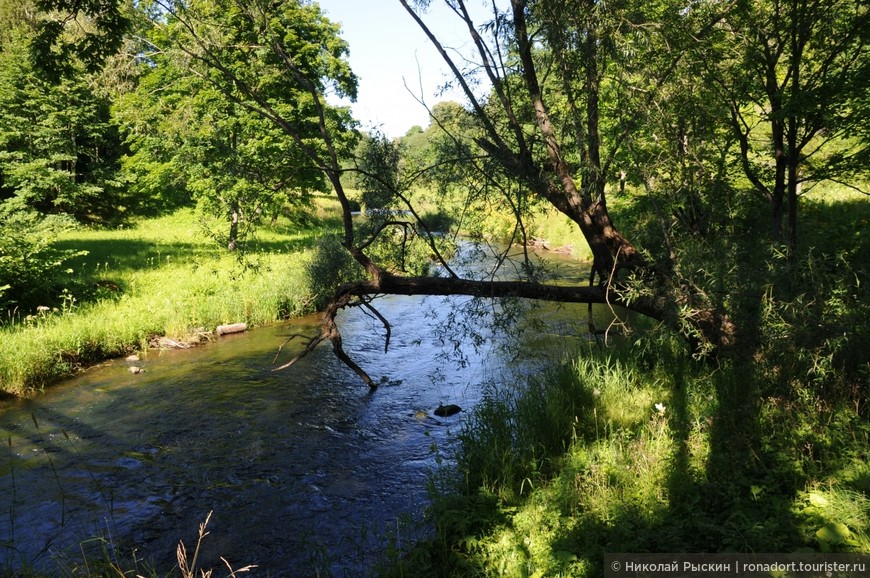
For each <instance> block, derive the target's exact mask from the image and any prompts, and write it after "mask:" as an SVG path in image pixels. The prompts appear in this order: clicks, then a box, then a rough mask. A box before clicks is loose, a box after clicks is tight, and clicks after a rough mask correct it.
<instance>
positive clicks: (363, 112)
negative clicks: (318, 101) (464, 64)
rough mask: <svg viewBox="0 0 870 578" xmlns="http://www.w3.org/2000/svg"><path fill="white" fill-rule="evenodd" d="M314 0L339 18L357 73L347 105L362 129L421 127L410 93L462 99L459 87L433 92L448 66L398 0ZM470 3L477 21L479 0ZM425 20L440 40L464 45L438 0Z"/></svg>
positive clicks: (420, 111) (391, 132) (423, 118)
mask: <svg viewBox="0 0 870 578" xmlns="http://www.w3.org/2000/svg"><path fill="white" fill-rule="evenodd" d="M318 3H319V4H320V7H321V8H322V9H323V11H324V13H326V15H327V17H328V18H329V19H330V20H332V21H333V22H338V23H339V24H341V27H342V31H341V36H342V38H344V39H345V40H346V41H347V42H348V44H349V46H350V57H349V60H350V65H351V68H352V69H353V71H354V73H355V74H356V75H357V77H358V78H359V93H358V95H357V102H356V103H353V104H351V106H352V108H353V111H354V116H355V117H356V118H357V120H359V121H360V122H362V124H363V126H362V128H363V129H364V130H365V129H372V128H379V129H380V131H381V132H383V133H384V134H385V135H386V136H388V137H390V138H395V137H398V136H402V135H404V134H405V133H406V132H407V131H408V129H409V128H411V127H412V126H414V125H419V126H421V127H422V128H426V127H427V126H428V125H429V114H428V112H427V111H426V109H425V108H424V107H423V106H422V105H421V104H420V103H419V102H417V100H415V97H416V98H418V99H422V100H424V101H425V102H426V104H427V105H428V106H430V107H431V106H432V105H433V104H435V103H436V102H440V101H442V100H455V101H457V102H460V103H465V98H464V97H463V96H462V95H461V94H460V93H458V92H453V93H447V94H445V95H440V96H439V95H438V89H439V86H443V85H444V83H445V82H446V81H447V80H448V79H449V76H448V73H449V69H448V68H447V66H446V64H444V61H443V60H442V59H441V56H440V55H439V54H438V52H437V51H436V50H435V47H434V46H433V45H432V43H431V42H430V41H429V39H428V38H426V35H425V34H424V33H423V31H422V30H420V28H419V27H418V26H417V23H416V22H414V20H413V19H412V18H411V16H410V15H409V14H408V13H407V12H406V11H405V9H404V8H403V7H402V5H401V4H400V3H399V0H318ZM469 5H470V8H476V9H479V10H478V13H479V14H481V16H480V17H478V19H479V20H480V21H481V22H482V21H483V15H485V14H486V12H485V7H484V4H483V2H482V0H471V1H470V2H469ZM425 21H426V22H427V24H429V25H430V26H431V27H432V29H433V31H434V32H435V33H436V35H437V36H438V37H439V38H441V39H442V42H443V43H444V44H445V46H449V47H451V48H455V49H462V48H463V47H468V45H469V42H468V39H467V38H468V37H467V33H466V34H463V28H462V25H461V24H460V23H458V22H459V21H458V19H457V18H456V16H455V15H454V14H452V13H451V12H449V11H448V10H447V9H444V8H442V7H441V3H440V2H438V1H435V2H432V7H431V9H430V12H429V14H428V15H427V16H426V17H425ZM406 85H407V88H406ZM409 89H410V91H411V92H409Z"/></svg>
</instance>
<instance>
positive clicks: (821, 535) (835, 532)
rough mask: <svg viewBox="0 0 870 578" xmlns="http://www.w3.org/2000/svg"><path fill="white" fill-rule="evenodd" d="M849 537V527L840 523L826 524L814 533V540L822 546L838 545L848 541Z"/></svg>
mask: <svg viewBox="0 0 870 578" xmlns="http://www.w3.org/2000/svg"><path fill="white" fill-rule="evenodd" d="M851 535H852V533H851V532H850V531H849V527H848V526H846V524H844V523H842V522H836V523H830V524H826V525H825V526H822V527H821V528H819V529H818V531H816V538H818V540H819V542H821V543H822V544H823V545H830V544H840V543H842V542H845V541H846V540H848V539H849V537H850V536H851Z"/></svg>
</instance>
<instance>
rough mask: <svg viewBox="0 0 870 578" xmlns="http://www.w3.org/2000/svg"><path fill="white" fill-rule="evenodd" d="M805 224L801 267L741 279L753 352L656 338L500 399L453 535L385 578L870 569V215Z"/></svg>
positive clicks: (470, 434) (445, 526) (486, 406)
mask: <svg viewBox="0 0 870 578" xmlns="http://www.w3.org/2000/svg"><path fill="white" fill-rule="evenodd" d="M803 212H804V214H803V216H802V218H803V219H804V220H803V221H802V222H803V223H804V226H805V228H804V229H803V230H804V231H805V234H804V239H805V243H806V244H805V245H804V249H803V251H802V253H801V254H800V255H799V256H798V257H797V258H795V259H794V260H793V261H791V262H790V263H789V264H788V265H787V266H785V265H786V264H785V262H784V260H780V262H779V263H777V265H776V266H773V265H771V264H770V263H771V261H772V262H774V263H775V262H776V255H774V258H773V259H770V258H769V257H767V256H766V255H764V254H759V255H757V257H758V258H759V263H744V265H745V266H746V269H745V271H746V273H744V274H741V275H739V276H738V277H736V284H735V286H734V287H732V288H731V291H732V295H734V296H737V295H739V296H740V298H741V299H742V300H743V301H739V302H738V301H735V303H736V304H737V305H736V306H735V308H734V311H735V315H738V316H739V317H738V318H737V321H738V322H739V324H740V325H739V326H740V327H741V328H742V330H743V333H742V335H743V338H744V340H745V341H744V345H743V346H742V348H740V349H739V350H738V351H736V352H735V353H734V354H732V355H727V356H723V357H722V358H721V359H719V360H718V361H717V362H716V363H715V364H711V363H709V362H704V361H698V360H695V359H693V358H692V356H691V354H690V353H689V351H687V349H686V346H685V343H684V342H683V341H682V340H681V339H679V338H676V337H673V336H669V335H668V333H667V332H666V331H665V330H663V329H662V328H660V327H657V328H654V329H652V330H651V331H647V332H644V331H642V330H639V331H637V332H636V333H634V334H633V335H631V336H630V337H629V338H628V339H625V340H623V341H622V342H621V343H620V344H619V345H617V346H614V347H611V348H608V349H601V348H598V347H597V346H590V347H589V348H588V349H586V350H582V351H580V352H578V353H577V355H576V356H575V357H573V358H570V359H568V360H567V361H565V362H564V363H563V364H562V365H561V366H560V367H554V368H552V370H551V371H550V372H549V373H547V374H545V375H541V376H535V377H534V378H531V379H528V380H518V381H516V382H513V383H510V384H509V385H508V384H506V383H499V384H494V385H493V387H492V389H491V390H490V391H489V392H488V396H487V398H486V400H485V401H484V402H483V403H481V404H480V405H479V406H478V407H477V408H476V409H475V410H474V412H473V413H472V415H470V416H469V417H468V419H467V421H466V424H465V427H464V428H463V430H462V431H461V432H460V433H459V434H458V437H459V440H458V442H459V449H458V450H457V453H456V455H455V456H453V455H451V456H443V457H444V458H445V459H444V461H443V463H444V464H450V465H445V466H444V467H442V468H441V469H440V470H438V471H437V472H435V473H434V474H433V476H432V478H431V493H432V497H433V505H432V507H431V509H430V512H429V518H428V520H427V523H429V524H431V525H432V526H433V527H434V528H435V532H434V535H433V536H432V538H431V539H429V540H427V541H424V542H421V543H418V544H416V545H415V546H413V547H409V548H400V547H398V546H397V548H396V549H395V551H394V552H392V553H391V560H390V561H389V563H388V564H386V565H385V567H384V568H382V572H381V575H383V576H410V575H416V576H495V575H498V576H515V577H520V576H523V577H530V576H577V577H590V578H591V577H597V576H601V575H602V574H603V572H604V568H603V566H602V564H603V555H604V554H605V553H608V552H609V553H619V552H663V553H665V552H672V553H680V552H858V553H868V554H870V357H868V353H867V352H868V351H870V322H868V319H870V294H868V292H867V290H866V287H867V283H868V282H870V266H868V263H867V261H866V255H867V254H868V251H870V239H868V238H867V237H866V235H864V231H863V230H862V229H864V228H865V227H864V226H865V225H866V224H867V223H868V222H870V203H868V202H867V201H866V199H863V198H856V197H855V196H849V195H846V196H843V197H838V198H833V199H828V200H824V201H813V200H807V201H805V204H804V206H803ZM747 238H748V237H747ZM749 256H751V255H749ZM762 259H769V260H768V261H767V262H765V261H762ZM447 458H451V459H447ZM400 543H401V541H400V540H396V544H400Z"/></svg>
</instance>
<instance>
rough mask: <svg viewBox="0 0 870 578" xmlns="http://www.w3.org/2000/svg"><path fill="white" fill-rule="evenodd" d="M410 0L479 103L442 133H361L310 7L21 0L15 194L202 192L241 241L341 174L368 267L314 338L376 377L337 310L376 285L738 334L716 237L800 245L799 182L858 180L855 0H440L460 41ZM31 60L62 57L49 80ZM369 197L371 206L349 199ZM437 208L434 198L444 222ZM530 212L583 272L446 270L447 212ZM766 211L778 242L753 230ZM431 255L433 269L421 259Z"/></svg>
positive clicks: (26, 202)
mask: <svg viewBox="0 0 870 578" xmlns="http://www.w3.org/2000/svg"><path fill="white" fill-rule="evenodd" d="M398 3H399V4H400V5H401V6H402V7H403V8H404V9H405V11H406V12H407V14H408V16H409V19H410V21H412V22H414V23H415V24H416V25H417V26H419V27H420V28H421V29H422V30H423V31H424V32H425V33H426V34H427V35H428V37H429V40H430V41H431V42H432V44H433V45H434V46H435V48H436V49H437V50H438V51H439V52H440V54H441V56H442V57H443V59H444V61H445V63H446V64H447V65H448V67H449V69H450V70H451V71H452V74H453V77H454V78H453V79H452V82H453V83H455V85H456V86H458V87H459V88H460V89H461V91H462V92H463V93H464V97H465V102H464V103H462V104H457V103H439V104H437V105H435V106H434V107H432V109H431V110H430V118H431V124H430V125H429V126H428V127H426V128H425V129H424V128H423V127H416V128H412V129H410V130H409V131H408V133H407V134H406V135H404V136H403V137H402V138H400V139H397V140H395V141H389V140H388V139H385V138H383V137H382V136H379V135H361V134H359V132H358V128H357V126H356V122H355V121H354V119H353V118H352V116H351V113H350V110H349V109H348V108H347V107H344V106H340V105H336V104H333V103H334V102H335V100H334V99H332V98H331V97H332V96H333V95H335V96H339V97H348V98H350V99H353V98H354V97H355V95H356V90H357V79H356V77H355V76H354V74H353V72H352V71H351V69H350V66H349V64H348V61H347V54H348V46H347V43H346V42H345V41H344V40H342V38H341V30H340V28H339V27H338V26H337V25H336V24H335V23H333V22H331V21H330V20H329V19H328V18H326V17H325V16H324V14H323V13H322V11H321V10H320V8H319V6H318V5H317V4H316V3H313V2H307V1H302V0H298V1H291V2H283V3H276V2H269V1H267V0H178V1H171V0H155V1H154V2H151V3H146V4H140V5H137V6H136V7H130V8H129V11H128V12H125V10H127V9H126V8H125V9H123V10H122V8H121V7H120V5H118V4H115V3H108V4H106V5H102V4H88V3H85V4H81V3H70V2H66V1H64V0H53V1H52V2H50V3H48V4H43V5H40V9H41V11H39V12H38V14H37V15H36V16H35V17H31V16H29V14H30V12H29V11H28V10H29V9H28V8H27V6H28V5H26V4H24V3H18V2H17V1H13V0H7V1H6V3H5V4H3V6H4V9H3V11H2V14H0V16H2V20H3V21H4V22H6V21H9V22H15V23H16V26H15V27H10V29H9V31H5V32H4V34H3V35H2V44H0V49H2V51H3V53H4V59H3V65H2V68H0V83H2V84H3V87H4V90H3V91H2V93H0V95H2V96H0V98H2V99H3V105H4V106H3V113H2V116H0V194H2V195H3V206H4V210H13V209H14V210H18V209H20V208H23V207H27V208H29V210H34V211H38V212H41V213H51V212H58V213H61V212H69V213H72V214H74V215H76V216H77V217H79V218H83V219H84V218H88V219H90V218H94V216H95V215H97V216H98V215H101V214H105V213H106V212H107V211H106V209H107V207H113V206H114V207H118V206H121V205H123V206H127V207H136V209H137V210H144V209H145V208H148V207H150V208H152V209H153V208H159V207H169V206H172V205H173V204H179V203H186V202H189V201H190V200H191V199H193V200H195V201H196V202H198V203H199V204H200V206H201V207H202V208H203V209H205V210H207V211H210V212H211V213H213V214H214V215H217V216H220V217H221V218H222V219H223V220H224V226H225V227H226V228H225V229H224V231H225V232H222V233H219V234H216V237H218V238H219V239H220V240H221V242H222V243H224V244H226V245H227V246H228V247H230V248H232V247H235V246H236V245H237V243H238V239H239V227H240V226H246V224H250V223H253V222H254V221H256V220H257V219H258V218H260V217H261V216H264V215H265V216H268V215H270V214H274V213H275V212H276V211H279V210H281V208H282V207H284V206H286V205H287V204H288V203H293V202H298V203H301V204H303V205H304V204H305V202H306V201H307V199H308V197H307V195H308V193H309V192H310V191H312V190H316V189H318V188H320V187H329V188H331V189H332V191H333V192H334V194H335V195H336V197H337V198H338V200H339V202H340V204H341V207H342V210H343V217H342V232H341V235H340V236H341V241H340V244H341V246H342V247H343V249H344V250H345V251H346V252H347V254H348V255H349V256H350V257H351V258H352V259H353V261H354V262H355V263H356V266H357V267H358V268H359V271H361V272H364V275H365V277H366V278H365V279H358V280H356V281H350V282H346V283H344V284H343V285H341V286H340V287H339V288H338V289H337V292H336V294H335V295H334V297H333V300H332V302H331V304H330V305H329V306H328V307H327V312H326V317H325V324H324V330H323V332H322V334H321V335H320V337H319V338H317V339H315V340H313V341H312V342H311V344H310V345H311V347H313V346H314V345H316V344H317V343H319V342H320V341H322V340H324V339H329V340H331V341H332V343H333V346H334V348H335V351H336V353H338V354H339V356H340V357H341V358H342V359H343V360H344V361H345V362H346V363H348V365H350V366H351V367H353V368H354V369H355V371H357V373H358V374H359V375H360V376H361V377H362V378H363V379H364V380H365V381H366V382H367V383H369V384H370V385H373V381H372V380H371V379H370V377H369V376H368V375H366V374H365V371H364V370H363V369H362V368H360V367H358V366H356V364H355V363H353V361H352V360H351V359H350V358H349V357H348V356H347V355H346V354H345V353H344V352H343V349H342V344H341V335H340V332H339V330H338V327H337V326H336V324H335V315H336V312H337V311H338V310H339V309H340V308H342V307H347V306H352V305H356V306H361V307H366V308H368V309H369V310H370V311H372V312H376V310H375V309H374V305H373V304H372V300H371V299H372V296H374V295H378V294H385V293H397V294H438V295H441V294H468V295H476V296H485V297H523V298H529V299H548V300H550V299H551V300H561V301H574V302H597V303H609V304H616V305H621V306H624V307H627V308H629V309H633V310H635V311H637V312H640V313H643V314H645V315H647V316H650V317H652V318H654V319H657V320H660V321H663V322H665V323H666V324H667V325H669V326H671V327H673V328H675V329H677V330H678V331H680V332H681V333H682V334H683V335H684V336H685V337H687V338H688V339H689V340H690V342H691V343H692V344H693V345H694V347H695V349H696V351H698V352H703V353H708V354H709V353H712V352H716V351H722V350H727V349H729V348H732V347H735V345H736V344H738V343H739V342H740V338H741V332H742V330H743V329H744V328H745V325H741V322H740V317H741V315H743V313H741V310H740V306H739V304H738V303H739V302H741V301H740V299H736V298H735V297H734V295H737V294H743V293H744V292H749V293H752V292H753V291H757V288H756V287H752V288H749V287H743V288H741V286H740V285H741V279H740V275H739V273H738V272H736V271H735V270H734V269H733V268H732V269H729V268H728V267H726V266H725V265H724V264H723V257H722V256H723V255H725V254H728V253H729V252H732V253H740V254H741V255H750V256H758V255H761V254H763V253H764V254H766V253H765V252H766V251H767V250H768V249H771V248H773V249H774V250H775V251H780V250H781V251H783V252H784V254H785V255H786V256H789V257H790V256H793V255H794V254H795V252H796V250H797V248H798V246H799V243H800V236H799V234H798V231H799V224H798V215H799V206H800V203H799V201H800V199H801V196H802V194H803V193H804V192H806V191H808V190H811V189H812V188H813V186H815V185H816V184H818V183H820V182H824V181H835V182H839V183H847V184H848V186H851V187H853V188H857V189H860V188H861V186H862V179H865V178H866V176H867V166H868V165H867V163H866V160H867V156H868V153H870V149H868V146H867V143H868V136H870V126H868V121H867V118H868V115H867V114H866V112H867V110H868V108H870V107H868V96H867V95H868V93H870V90H868V88H870V86H868V83H870V74H868V70H867V67H868V64H867V63H868V60H870V59H868V58H867V43H868V38H870V24H868V18H870V17H868V7H867V6H866V3H863V2H858V1H857V0H836V1H834V2H781V1H779V0H764V1H762V2H753V3H746V2H731V3H724V4H723V3H721V2H695V3H691V4H690V5H687V4H686V3H685V2H672V1H670V0H662V1H658V2H635V1H633V0H628V1H625V2H616V3H613V2H609V3H601V2H596V1H595V0H567V1H566V0H562V1H559V2H553V1H550V0H537V1H531V0H511V1H510V2H509V3H508V2H498V1H497V2H492V3H491V5H490V10H489V14H490V17H489V18H488V20H487V21H484V22H477V21H474V19H473V18H472V16H471V12H470V11H469V10H468V6H467V3H466V2H465V1H464V0H445V5H446V6H447V8H448V9H449V10H450V11H451V12H452V14H453V15H454V16H455V18H456V23H457V25H458V26H459V27H460V28H461V29H462V30H464V31H465V32H467V35H468V39H469V44H468V46H469V52H468V53H466V54H462V55H458V54H457V53H456V52H455V51H454V50H451V49H448V48H447V47H446V46H445V45H444V44H443V43H442V42H441V41H440V39H439V38H438V37H437V36H436V35H435V34H434V33H432V31H431V29H430V28H429V27H428V25H427V9H428V7H429V5H430V4H431V2H429V1H416V2H413V1H411V0H398ZM129 31H131V32H129ZM128 32H129V33H128ZM119 39H122V40H123V41H124V43H125V44H123V49H122V50H120V52H119V54H118V55H117V56H114V57H111V58H109V57H108V54H109V53H110V52H113V51H117V50H119V49H121V48H122V44H121V40H119ZM34 54H49V56H50V58H47V59H46V62H48V63H49V64H50V66H49V68H51V69H52V70H54V71H55V72H56V73H57V74H48V75H42V76H41V75H40V72H39V70H40V69H43V70H44V67H42V68H40V67H35V66H34V61H33V59H32V56H33V55H34ZM98 57H99V58H98ZM58 63H62V64H63V66H59V65H57V64H58ZM98 64H99V66H98ZM101 67H102V68H103V70H102V71H100V72H99V74H100V76H95V75H96V74H97V73H98V69H99V68H101ZM101 84H102V86H100V85H101ZM422 100H424V99H421V101H422ZM110 103H111V106H112V108H110ZM110 112H111V114H110ZM122 139H123V141H122ZM120 166H123V170H121V169H120V168H119V167H120ZM349 175H353V179H350V178H348V177H349ZM349 184H353V185H356V186H358V187H359V188H361V189H362V196H361V198H356V197H355V195H356V193H355V192H354V191H351V190H350V189H349V188H348V186H349ZM125 185H126V186H125ZM125 188H126V189H127V190H129V191H132V192H134V193H135V195H136V198H135V199H132V198H130V197H129V196H128V197H124V195H122V194H121V191H123V190H124V189H125ZM629 199H630V200H629ZM359 201H362V202H363V205H366V206H368V207H369V208H377V209H380V210H381V211H380V212H379V213H377V215H375V214H372V215H370V216H369V218H367V219H363V220H358V219H355V218H354V215H353V212H354V209H356V208H357V207H358V206H359V205H358V202H359ZM423 206H435V207H436V208H437V209H438V210H439V211H440V212H441V217H443V218H441V217H439V219H438V224H437V225H436V224H435V221H434V220H433V219H431V218H425V215H424V211H423V209H422V208H421V207H423ZM542 208H549V209H552V210H554V211H558V212H559V213H561V214H562V215H564V216H565V218H567V219H570V221H571V222H572V223H574V225H575V226H576V227H577V228H578V229H579V230H580V231H582V233H583V236H584V237H585V240H586V242H587V243H588V245H589V248H590V250H591V253H592V256H593V263H592V272H591V277H590V279H589V280H588V283H586V282H583V283H578V284H575V285H573V286H555V285H551V284H546V283H544V282H542V279H541V277H540V276H539V273H538V270H537V268H536V267H535V266H533V263H532V260H531V258H530V255H529V252H528V251H527V250H525V249H524V250H523V251H521V253H522V256H521V258H520V260H521V261H522V263H520V264H519V266H518V267H517V270H518V271H522V272H523V274H522V275H521V278H520V279H518V280H515V281H502V280H498V279H496V277H497V276H496V275H495V273H494V272H492V271H490V272H489V273H488V275H487V276H486V277H483V278H466V277H465V276H463V275H460V274H459V273H457V272H456V271H455V270H454V268H453V267H452V266H451V263H450V260H449V258H448V257H449V253H450V250H451V245H450V242H448V240H449V239H452V238H453V237H449V236H444V235H443V234H442V233H443V232H444V229H445V228H446V227H448V226H450V227H452V232H453V233H454V234H456V233H458V232H462V233H464V234H467V235H472V236H475V235H477V236H479V237H484V236H487V235H492V234H493V232H494V231H496V230H498V232H499V237H500V239H501V240H502V241H504V242H506V243H507V244H508V245H511V244H518V245H520V246H521V247H523V248H525V247H527V246H528V245H529V243H530V241H531V234H530V218H531V217H532V216H533V215H534V214H535V212H536V211H539V210H541V209H542ZM396 211H401V213H402V214H401V216H396V215H397V213H396ZM447 213H451V214H449V215H448V214H447ZM759 221H766V226H765V229H766V231H767V234H766V239H764V240H762V239H757V238H753V239H747V238H745V236H744V237H741V234H742V232H743V231H744V230H746V227H752V230H753V231H755V230H758V229H757V226H758V223H759ZM507 253H508V251H504V252H503V253H502V255H500V257H499V258H498V259H496V263H497V266H504V264H505V262H506V258H507ZM423 254H425V255H428V256H429V257H430V258H431V265H432V266H431V267H429V266H419V265H416V264H414V255H417V256H419V255H423ZM787 261H788V260H787ZM432 270H438V271H439V272H440V273H439V274H438V275H432V274H429V271H432ZM746 301H747V302H751V301H752V299H747V300H746ZM381 319H382V318H381ZM382 321H383V322H384V323H385V325H387V327H389V324H388V320H385V319H382Z"/></svg>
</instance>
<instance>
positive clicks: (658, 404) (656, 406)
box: [655, 403, 665, 413]
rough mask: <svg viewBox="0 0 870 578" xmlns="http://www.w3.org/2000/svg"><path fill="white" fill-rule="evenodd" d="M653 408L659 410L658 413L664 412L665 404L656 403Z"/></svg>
mask: <svg viewBox="0 0 870 578" xmlns="http://www.w3.org/2000/svg"><path fill="white" fill-rule="evenodd" d="M655 408H656V411H657V412H659V413H665V404H663V403H657V404H656V405H655Z"/></svg>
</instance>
